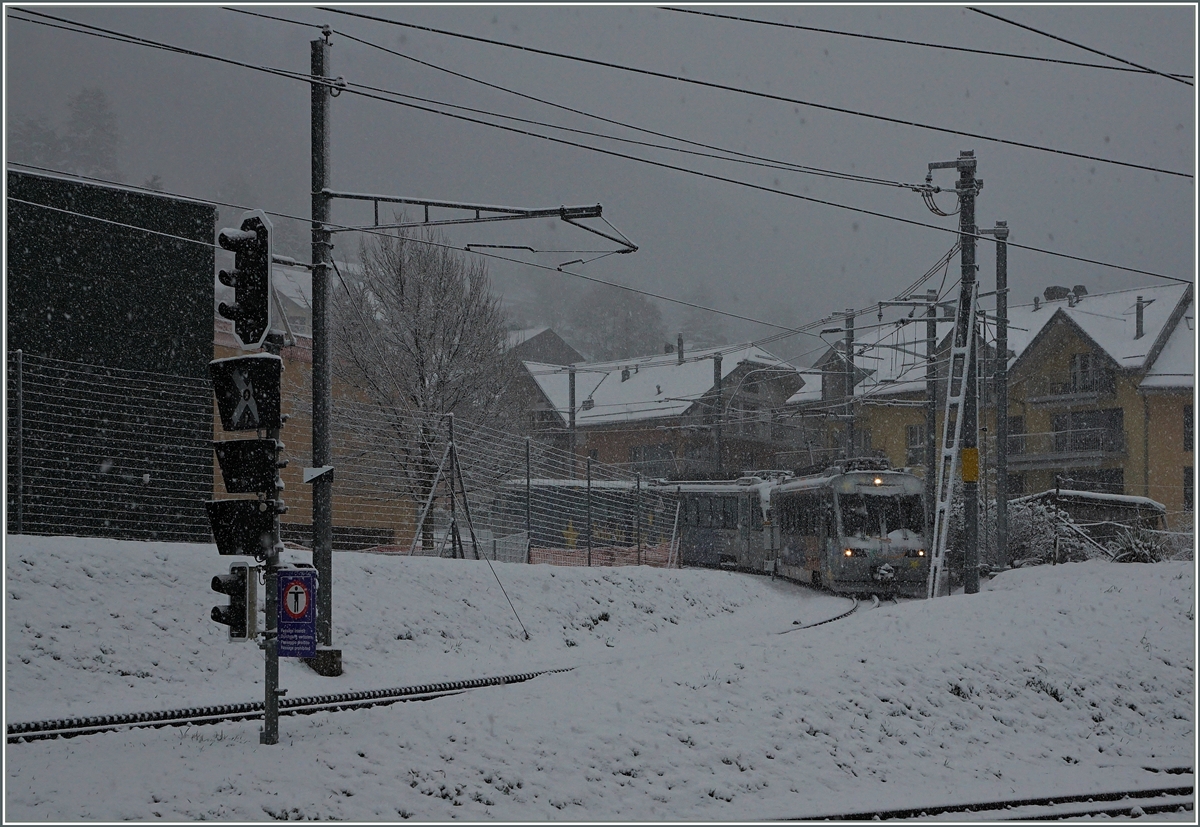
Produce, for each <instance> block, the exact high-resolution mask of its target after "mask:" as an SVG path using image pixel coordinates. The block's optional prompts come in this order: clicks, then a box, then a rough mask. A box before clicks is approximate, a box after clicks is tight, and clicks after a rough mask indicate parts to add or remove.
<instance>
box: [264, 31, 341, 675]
mask: <svg viewBox="0 0 1200 827" xmlns="http://www.w3.org/2000/svg"><path fill="white" fill-rule="evenodd" d="M310 45H311V47H312V50H311V51H312V54H311V56H312V76H313V78H314V79H316V78H328V77H329V73H330V66H329V43H328V41H326V40H324V39H319V40H314V41H312V42H311V44H310ZM311 100H312V263H313V271H312V407H313V416H312V463H313V467H314V468H322V467H324V466H326V465H332V464H333V433H332V426H333V358H332V357H333V342H332V332H333V331H332V325H331V324H330V309H331V308H330V292H329V264H328V261H329V247H330V243H329V232H328V231H327V230H326V227H327V225H328V223H329V217H330V216H329V199H328V198H327V197H326V195H325V189H326V187H328V186H329V177H330V169H329V101H330V95H329V87H328V86H326V85H325V84H324V83H317V82H314V83H313V84H312V87H311ZM333 474H334V472H333V471H327V472H325V473H324V474H321V475H320V476H318V477H317V478H316V479H315V480H313V482H312V487H313V488H312V497H313V502H312V534H313V539H312V543H313V565H314V566H315V567H316V569H317V579H318V580H319V582H320V584H321V587H320V589H318V591H317V644H318V645H319V646H322V647H326V648H328V647H330V646H332V645H333ZM269 599H272V600H273V599H274V598H273V597H271V598H269ZM332 657H333V659H334V660H335V661H336V662H337V666H336V669H329V670H325V671H323V670H322V669H320V668H318V670H317V671H318V672H320V673H321V674H326V671H328V672H329V673H330V674H331V675H338V674H341V663H340V661H341V652H340V651H339V652H337V654H336V655H333V656H332ZM316 660H317V661H318V662H321V661H322V658H321V656H320V654H318V657H317V659H316Z"/></svg>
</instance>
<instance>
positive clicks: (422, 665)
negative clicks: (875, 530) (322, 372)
mask: <svg viewBox="0 0 1200 827" xmlns="http://www.w3.org/2000/svg"><path fill="white" fill-rule="evenodd" d="M228 562H229V561H228V560H223V559H221V558H219V557H218V556H217V555H216V553H215V550H214V549H213V547H212V546H204V545H183V544H155V543H125V542H115V541H105V540H89V539H76V538H44V537H10V538H8V544H7V550H6V555H5V566H6V576H7V585H6V594H5V646H6V653H5V654H6V664H5V676H6V686H5V703H6V720H7V722H9V723H12V722H18V721H28V720H40V719H44V718H50V717H54V718H61V717H67V716H75V715H93V714H100V713H116V712H126V711H136V710H145V709H166V708H172V707H177V706H194V705H201V704H208V703H217V702H232V701H248V700H261V698H262V688H261V687H262V684H261V680H262V659H261V654H260V653H259V651H258V650H257V649H256V648H254V647H253V646H252V645H250V644H234V643H229V642H227V641H226V640H225V639H224V637H225V636H224V627H220V626H218V625H217V624H216V623H213V622H212V621H211V620H209V619H208V612H209V609H210V607H211V606H213V605H215V604H216V603H219V602H221V600H222V598H221V597H220V596H219V595H217V594H216V593H214V592H211V591H210V590H209V589H208V581H209V579H210V578H211V576H212V575H213V574H216V573H219V572H220V571H222V570H224V569H225V568H226V567H227V565H228ZM335 566H336V569H335V576H336V578H337V582H336V585H337V591H336V593H335V604H334V624H335V629H336V636H337V638H336V642H337V644H338V645H340V646H341V648H342V649H343V651H344V656H343V657H344V666H345V670H346V671H345V674H344V675H343V676H342V677H340V678H320V677H317V676H316V675H314V674H312V673H311V672H309V671H308V670H307V668H306V667H304V666H303V665H301V664H299V663H298V662H296V661H291V660H284V661H282V663H281V668H280V675H281V684H282V685H283V686H285V687H287V688H288V689H289V695H290V696H293V697H294V696H299V695H310V694H317V693H327V692H335V691H348V690H352V689H369V688H383V687H396V686H406V685H412V684H420V683H428V682H431V681H435V680H445V679H459V678H471V677H482V676H489V675H500V674H511V673H517V672H527V671H533V670H536V669H542V668H556V667H565V666H573V667H575V669H574V670H573V671H570V672H565V673H561V674H556V675H547V676H543V677H540V678H537V679H535V680H532V681H529V682H526V683H522V684H516V685H510V686H507V687H496V688H489V689H483V690H478V691H474V692H469V693H465V694H462V695H457V696H453V697H447V698H442V699H438V700H434V701H429V702H423V703H407V704H397V705H393V706H390V707H385V708H377V709H373V710H365V711H357V712H343V713H336V714H319V715H313V716H301V717H295V718H293V717H284V718H282V719H281V720H280V733H281V738H280V743H279V744H278V745H277V746H269V747H268V746H262V745H260V744H259V743H258V729H259V727H260V723H259V722H240V723H233V724H225V725H219V726H207V727H195V728H191V729H184V728H165V729H158V730H155V729H148V730H135V731H125V732H119V733H106V734H101V735H96V736H91V737H83V738H73V739H69V740H57V741H39V742H34V743H29V744H12V745H8V746H7V747H6V750H5V758H6V760H5V777H6V782H7V785H6V790H5V814H4V815H5V821H6V822H7V821H65V820H74V819H95V820H100V821H116V820H123V819H138V820H142V819H147V820H163V821H191V820H196V819H218V820H236V821H244V820H269V819H271V818H273V817H274V818H292V819H295V818H305V819H309V818H322V819H325V818H328V819H335V818H336V819H349V820H355V821H373V820H374V821H378V820H387V821H395V820H398V819H403V818H413V819H415V820H419V821H444V820H449V819H463V820H491V819H495V820H504V821H537V820H562V821H568V820H570V821H601V820H614V819H623V820H642V821H654V820H725V821H744V820H758V819H766V818H778V817H795V816H806V815H807V816H813V815H819V814H823V813H835V812H845V811H861V810H864V809H868V808H873V807H885V806H886V807H911V806H928V805H936V804H939V803H950V802H959V801H971V800H984V799H987V800H992V799H998V798H1004V797H1009V796H1011V797H1018V796H1036V795H1062V794H1068V793H1074V792H1091V791H1097V790H1103V789H1118V788H1122V787H1123V786H1132V785H1140V786H1155V785H1158V784H1160V783H1161V781H1156V778H1157V779H1161V778H1162V776H1161V775H1160V776H1157V777H1156V776H1152V775H1150V774H1148V773H1146V772H1144V771H1143V770H1141V769H1139V768H1138V767H1139V766H1140V765H1154V766H1162V767H1166V766H1181V765H1186V766H1192V765H1193V761H1194V742H1195V728H1194V724H1195V719H1194V703H1195V673H1194V667H1195V661H1194V652H1195V637H1194V633H1195V612H1194V604H1195V594H1194V582H1195V580H1194V564H1193V563H1191V562H1187V563H1162V564H1157V565H1133V564H1131V565H1117V564H1109V563H1099V562H1093V563H1080V564H1073V565H1067V566H1057V567H1039V568H1033V569H1023V570H1018V571H1012V572H1007V573H1005V574H1002V575H1000V576H999V577H997V578H996V579H995V580H993V581H991V582H990V583H985V585H984V587H983V591H982V592H981V593H980V594H979V595H976V596H972V597H963V596H956V597H951V598H945V599H939V600H935V601H911V602H905V603H902V604H900V605H895V604H884V605H881V606H880V607H878V608H874V609H872V608H870V607H869V604H868V605H865V606H864V607H863V608H861V609H860V610H859V611H858V612H857V613H856V614H854V615H852V616H850V617H849V618H847V619H845V620H842V621H838V622H836V623H831V624H826V625H823V626H817V627H814V628H810V629H802V630H795V631H790V632H788V633H787V634H779V633H780V632H784V631H786V630H793V629H795V626H794V625H793V621H797V620H799V621H801V622H802V623H809V622H812V621H815V620H820V619H823V618H826V617H831V616H833V615H835V614H838V613H840V612H841V611H844V609H845V608H846V607H847V606H848V601H846V600H845V599H843V598H837V597H833V596H831V595H824V594H817V593H814V592H811V591H809V590H807V589H804V588H801V587H798V586H793V585H791V584H787V583H783V582H772V581H771V580H770V579H768V578H764V577H754V576H749V575H737V574H729V573H724V572H714V571H664V570H658V569H647V568H636V569H635V568H621V569H568V568H555V567H550V566H522V565H506V564H496V565H495V569H496V572H497V574H498V575H499V577H500V578H501V579H502V580H503V582H504V586H505V588H506V589H507V591H508V594H509V595H510V596H511V597H512V599H513V603H514V604H515V606H516V609H517V612H518V613H519V614H520V618H521V620H522V621H523V622H524V624H525V626H526V628H528V630H529V634H530V639H529V640H524V639H523V636H522V635H521V633H520V627H519V626H518V624H517V621H516V619H515V618H514V617H513V613H512V610H511V609H510V608H509V607H508V604H507V603H506V601H505V600H504V597H503V594H502V593H501V591H500V588H499V587H498V585H497V583H496V580H495V578H494V577H493V575H492V573H491V571H490V570H489V568H488V566H487V564H486V563H481V562H473V561H472V562H465V561H450V560H436V559H423V558H400V557H383V556H378V555H368V554H338V555H337V556H336V558H335ZM1192 816H1193V814H1192V813H1187V814H1179V816H1177V818H1180V819H1183V820H1188V821H1190V820H1192Z"/></svg>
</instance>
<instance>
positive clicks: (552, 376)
mask: <svg viewBox="0 0 1200 827" xmlns="http://www.w3.org/2000/svg"><path fill="white" fill-rule="evenodd" d="M717 353H720V354H721V357H722V361H721V377H722V379H724V378H725V377H727V376H729V374H731V373H733V371H735V370H736V369H737V368H738V366H739V365H742V364H751V365H756V366H761V367H764V368H774V369H776V370H784V371H789V372H791V373H798V371H797V370H796V368H795V367H793V366H792V365H790V364H788V363H787V362H785V361H783V360H782V359H779V358H778V357H775V356H773V355H771V354H770V353H768V352H767V351H765V350H763V349H762V348H760V347H758V346H756V345H747V346H744V347H740V348H738V347H732V348H731V347H717V348H708V349H705V350H697V351H693V352H691V353H687V354H686V355H685V357H684V361H683V363H682V364H680V363H679V361H678V357H677V356H676V355H675V354H661V355H656V356H639V357H636V358H631V359H619V360H617V361H613V362H587V363H581V364H577V365H575V406H576V413H575V422H576V424H577V425H579V426H584V427H586V426H588V425H607V424H611V423H616V422H628V421H632V420H644V419H656V418H659V417H670V416H679V415H681V414H682V413H684V412H685V411H686V410H687V409H688V408H690V407H691V406H692V405H693V404H695V403H696V402H697V401H698V400H699V399H700V398H701V397H702V396H703V395H704V394H706V393H707V392H708V391H709V390H711V389H712V388H713V386H714V384H715V382H714V378H713V356H714V354H717ZM523 364H524V365H525V368H526V370H528V371H529V373H530V375H531V376H532V377H533V379H534V381H535V382H537V384H538V387H539V388H540V389H541V391H542V393H543V394H545V396H546V399H547V400H549V402H550V404H551V405H552V406H553V407H554V409H555V410H556V411H558V413H559V414H560V415H561V416H562V417H563V420H564V421H566V420H567V419H568V418H569V407H570V374H569V371H568V369H567V368H566V367H564V366H562V365H548V364H544V363H541V362H524V363H523ZM626 370H628V371H629V374H628V378H626V379H625V380H624V381H622V379H621V377H622V375H623V373H624V371H626ZM724 390H725V392H726V393H729V392H731V391H732V390H733V389H732V388H730V387H729V386H728V385H726V386H725V388H724ZM588 399H590V400H591V401H592V403H593V404H592V405H590V406H589V407H588V408H587V409H586V410H584V409H583V405H584V403H585V402H586V401H587V400H588Z"/></svg>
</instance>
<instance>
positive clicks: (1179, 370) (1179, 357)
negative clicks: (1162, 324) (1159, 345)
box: [1139, 300, 1196, 390]
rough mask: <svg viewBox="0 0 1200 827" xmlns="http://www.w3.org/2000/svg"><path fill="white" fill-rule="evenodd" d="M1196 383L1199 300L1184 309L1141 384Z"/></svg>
mask: <svg viewBox="0 0 1200 827" xmlns="http://www.w3.org/2000/svg"><path fill="white" fill-rule="evenodd" d="M1195 384H1196V302H1195V301H1194V300H1193V301H1192V302H1191V303H1189V304H1188V308H1187V310H1185V311H1184V314H1183V318H1182V319H1180V320H1179V324H1177V325H1175V329H1174V330H1173V331H1171V335H1170V337H1169V338H1168V339H1167V343H1166V344H1165V345H1164V346H1163V349H1162V350H1161V351H1160V352H1159V354H1158V356H1157V357H1156V358H1155V359H1154V363H1153V364H1152V365H1151V366H1150V370H1148V371H1147V372H1146V376H1145V378H1144V379H1142V382H1141V385H1140V386H1139V387H1141V388H1143V389H1146V390H1150V389H1155V388H1192V387H1195Z"/></svg>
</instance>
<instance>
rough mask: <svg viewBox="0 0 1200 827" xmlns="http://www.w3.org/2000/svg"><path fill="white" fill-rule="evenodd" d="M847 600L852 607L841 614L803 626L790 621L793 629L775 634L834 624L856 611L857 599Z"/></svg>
mask: <svg viewBox="0 0 1200 827" xmlns="http://www.w3.org/2000/svg"><path fill="white" fill-rule="evenodd" d="M849 600H850V601H851V602H852V603H853V605H851V606H850V608H849V609H847V610H846V611H844V612H842V613H841V614H838V615H834V616H833V617H827V618H825V619H824V620H818V621H816V622H815V623H805V624H804V625H803V626H801V625H800V621H799V620H795V621H792V624H793V627H794V628H791V629H784V630H783V631H782V632H777V633H776V634H780V635H786V634H787V633H788V632H799V631H800V630H801V629H811V628H813V627H814V626H824V625H825V624H826V623H834V622H836V621H838V620H843V619H845V618H847V617H849V616H850V615H852V614H854V613H855V612H857V611H858V598H857V597H851V598H849ZM875 605H876V606H878V605H879V601H878V600H876V601H875Z"/></svg>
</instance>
